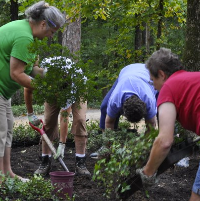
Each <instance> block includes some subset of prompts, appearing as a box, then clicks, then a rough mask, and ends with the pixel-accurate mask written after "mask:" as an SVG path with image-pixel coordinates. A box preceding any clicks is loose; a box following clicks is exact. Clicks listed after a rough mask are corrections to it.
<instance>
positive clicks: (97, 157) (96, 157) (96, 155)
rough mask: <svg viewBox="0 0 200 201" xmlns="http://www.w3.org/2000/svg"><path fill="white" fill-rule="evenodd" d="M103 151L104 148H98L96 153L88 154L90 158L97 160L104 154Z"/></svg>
mask: <svg viewBox="0 0 200 201" xmlns="http://www.w3.org/2000/svg"><path fill="white" fill-rule="evenodd" d="M104 150H105V147H104V146H102V147H100V149H98V150H97V151H96V152H94V153H91V154H90V158H92V159H99V158H100V157H101V155H103V154H102V153H103V152H104Z"/></svg>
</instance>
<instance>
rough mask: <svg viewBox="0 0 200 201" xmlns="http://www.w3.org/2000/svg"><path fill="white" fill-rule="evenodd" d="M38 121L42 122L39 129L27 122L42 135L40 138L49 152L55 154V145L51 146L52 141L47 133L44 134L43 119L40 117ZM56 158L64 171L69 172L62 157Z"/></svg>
mask: <svg viewBox="0 0 200 201" xmlns="http://www.w3.org/2000/svg"><path fill="white" fill-rule="evenodd" d="M40 121H41V123H42V128H41V129H40V128H38V127H37V126H34V125H33V124H32V123H30V122H29V124H30V126H31V127H32V128H33V129H34V130H36V131H37V132H39V133H40V134H41V135H42V138H43V139H44V141H45V142H46V143H47V145H48V146H49V148H50V150H51V152H52V153H53V155H55V154H56V149H55V147H54V146H53V144H52V142H51V141H50V140H49V138H48V136H47V134H46V133H45V131H44V124H43V121H42V120H41V119H40ZM57 160H58V161H59V162H60V164H61V165H62V167H63V169H64V170H65V171H67V172H69V170H68V168H67V166H66V165H65V163H64V161H63V160H62V158H61V157H59V158H58V159H57Z"/></svg>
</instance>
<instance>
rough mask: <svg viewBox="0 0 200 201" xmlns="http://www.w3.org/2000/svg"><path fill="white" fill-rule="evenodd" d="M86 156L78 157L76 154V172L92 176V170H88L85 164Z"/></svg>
mask: <svg viewBox="0 0 200 201" xmlns="http://www.w3.org/2000/svg"><path fill="white" fill-rule="evenodd" d="M85 160H86V157H78V156H76V162H75V166H76V168H75V173H76V175H86V176H91V174H90V172H89V171H88V170H87V168H86V165H85Z"/></svg>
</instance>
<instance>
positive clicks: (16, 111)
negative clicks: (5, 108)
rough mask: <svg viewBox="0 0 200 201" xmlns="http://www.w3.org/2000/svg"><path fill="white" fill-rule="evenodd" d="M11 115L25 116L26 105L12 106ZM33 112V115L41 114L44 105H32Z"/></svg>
mask: <svg viewBox="0 0 200 201" xmlns="http://www.w3.org/2000/svg"><path fill="white" fill-rule="evenodd" d="M12 111H13V115H14V116H15V117H17V116H26V115H27V109H26V105H13V106H12ZM33 111H34V113H35V114H43V113H44V105H42V106H40V105H33Z"/></svg>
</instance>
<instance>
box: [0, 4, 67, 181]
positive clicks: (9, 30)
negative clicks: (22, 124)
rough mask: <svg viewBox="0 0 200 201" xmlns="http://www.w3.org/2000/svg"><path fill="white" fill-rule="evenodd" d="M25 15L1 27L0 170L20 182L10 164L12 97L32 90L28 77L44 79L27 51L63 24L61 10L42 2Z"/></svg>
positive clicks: (63, 19) (40, 69)
mask: <svg viewBox="0 0 200 201" xmlns="http://www.w3.org/2000/svg"><path fill="white" fill-rule="evenodd" d="M25 15H26V19H24V20H16V21H13V22H10V23H7V24H5V25H4V26H2V27H0V44H1V45H0V171H1V172H2V173H3V174H7V173H8V175H9V176H10V177H11V178H13V177H18V178H19V179H20V180H22V181H27V179H24V178H22V177H20V176H17V175H15V174H14V173H13V171H12V169H11V165H10V154H11V145H12V133H13V115H12V110H11V97H12V95H13V94H14V93H15V92H16V91H17V90H18V89H19V88H20V87H21V86H23V87H26V88H29V89H33V88H32V86H31V78H30V77H29V76H32V77H34V76H35V75H37V74H40V75H41V76H43V69H42V68H39V67H38V66H37V65H36V64H31V65H30V61H33V54H31V53H30V52H29V50H28V46H29V45H30V44H31V43H32V42H34V39H35V38H37V39H39V40H42V39H43V38H45V37H52V36H53V34H54V33H55V32H56V31H57V30H58V29H59V28H60V27H61V26H62V25H63V24H64V23H65V17H64V15H63V14H62V13H61V11H60V10H58V9H57V8H56V7H54V6H49V4H48V3H45V1H40V2H38V3H36V4H33V5H32V6H30V7H29V8H27V9H26V11H25ZM27 64H28V65H27ZM28 66H29V67H28ZM1 182H2V181H1V179H0V183H1Z"/></svg>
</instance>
